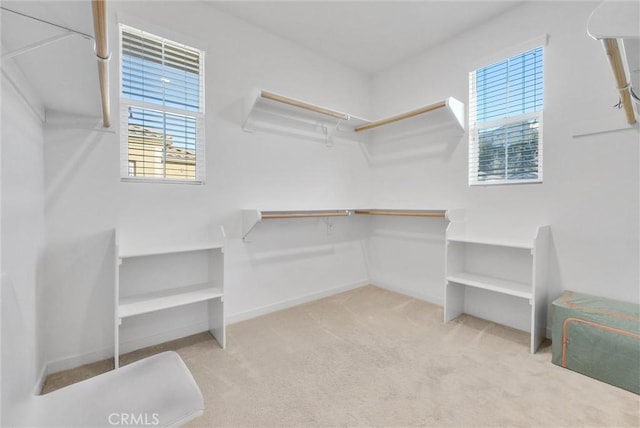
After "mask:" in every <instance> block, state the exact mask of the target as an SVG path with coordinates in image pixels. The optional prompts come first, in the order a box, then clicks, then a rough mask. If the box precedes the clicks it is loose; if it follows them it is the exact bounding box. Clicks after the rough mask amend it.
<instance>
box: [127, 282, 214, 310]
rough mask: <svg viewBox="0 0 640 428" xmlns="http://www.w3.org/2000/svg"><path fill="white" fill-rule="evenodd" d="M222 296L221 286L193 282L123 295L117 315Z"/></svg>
mask: <svg viewBox="0 0 640 428" xmlns="http://www.w3.org/2000/svg"><path fill="white" fill-rule="evenodd" d="M223 296H224V293H223V292H222V288H220V287H216V284H215V283H203V284H194V285H188V286H184V287H177V288H170V289H168V290H160V291H155V292H151V293H145V294H137V295H135V296H129V297H123V298H121V299H120V304H119V305H118V315H119V317H120V318H121V319H122V318H127V317H132V316H135V315H142V314H147V313H149V312H155V311H160V310H163V309H169V308H175V307H178V306H182V305H188V304H190V303H196V302H203V301H205V300H210V299H217V298H221V297H223Z"/></svg>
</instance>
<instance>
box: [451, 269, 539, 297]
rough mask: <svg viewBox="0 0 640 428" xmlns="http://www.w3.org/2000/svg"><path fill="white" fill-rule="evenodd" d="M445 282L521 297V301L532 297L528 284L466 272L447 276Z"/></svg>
mask: <svg viewBox="0 0 640 428" xmlns="http://www.w3.org/2000/svg"><path fill="white" fill-rule="evenodd" d="M447 281H449V282H455V283H456V284H462V285H466V286H469V287H476V288H482V289H483V290H490V291H495V292H496V293H502V294H508V295H509V296H515V297H522V298H523V299H531V298H532V297H533V292H532V290H531V286H530V285H528V284H524V283H520V282H515V281H506V280H504V279H499V278H493V277H489V276H483V275H476V274H473V273H468V272H457V273H455V274H453V275H449V276H447Z"/></svg>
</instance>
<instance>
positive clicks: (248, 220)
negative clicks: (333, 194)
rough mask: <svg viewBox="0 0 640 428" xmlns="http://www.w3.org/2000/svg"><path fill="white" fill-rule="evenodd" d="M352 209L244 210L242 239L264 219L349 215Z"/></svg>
mask: <svg viewBox="0 0 640 428" xmlns="http://www.w3.org/2000/svg"><path fill="white" fill-rule="evenodd" d="M351 213H352V211H351V210H344V209H343V210H289V211H286V210H285V211H262V210H258V209H247V210H242V239H243V240H244V239H245V238H246V237H247V235H249V232H251V230H252V229H253V228H254V227H255V226H256V225H257V224H258V223H260V222H261V221H262V220H269V219H293V218H313V217H320V218H326V217H347V216H350V215H351Z"/></svg>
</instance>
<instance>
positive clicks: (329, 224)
mask: <svg viewBox="0 0 640 428" xmlns="http://www.w3.org/2000/svg"><path fill="white" fill-rule="evenodd" d="M322 222H323V223H324V224H325V225H326V226H327V235H331V234H332V233H333V221H331V218H329V217H322Z"/></svg>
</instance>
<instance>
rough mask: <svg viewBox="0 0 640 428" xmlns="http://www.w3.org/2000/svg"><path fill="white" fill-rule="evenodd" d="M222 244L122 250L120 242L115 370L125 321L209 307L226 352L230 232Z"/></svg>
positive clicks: (215, 332) (212, 330)
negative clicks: (226, 254) (226, 246)
mask: <svg viewBox="0 0 640 428" xmlns="http://www.w3.org/2000/svg"><path fill="white" fill-rule="evenodd" d="M220 231H221V236H220V238H221V239H220V240H219V241H217V240H216V241H207V242H199V243H198V242H196V243H180V244H176V245H141V244H139V243H136V245H129V246H120V245H119V240H118V236H117V233H116V239H115V254H116V257H115V269H116V275H115V293H114V294H115V334H114V337H115V340H114V342H115V345H114V366H115V368H118V367H119V366H120V329H121V328H122V321H123V320H124V319H128V318H132V317H136V316H139V315H143V314H149V313H152V312H156V311H162V310H166V309H171V308H177V307H180V306H184V305H190V304H194V303H199V302H207V312H208V314H207V318H208V330H209V332H210V333H211V335H212V336H213V337H214V338H215V339H216V340H217V341H218V344H219V345H220V346H221V347H222V348H224V347H225V321H224V230H223V229H222V228H220Z"/></svg>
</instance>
